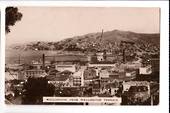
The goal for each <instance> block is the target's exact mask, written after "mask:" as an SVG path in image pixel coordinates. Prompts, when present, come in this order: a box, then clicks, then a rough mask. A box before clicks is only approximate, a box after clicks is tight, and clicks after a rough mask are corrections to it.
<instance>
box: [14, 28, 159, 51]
mask: <svg viewBox="0 0 170 113" xmlns="http://www.w3.org/2000/svg"><path fill="white" fill-rule="evenodd" d="M122 42H128V43H133V46H131V47H130V46H128V48H129V47H130V48H131V49H133V50H138V51H143V52H152V53H153V52H159V44H160V34H142V33H134V32H130V31H120V30H113V31H106V32H104V33H103V35H102V33H101V32H98V33H89V34H86V35H82V36H75V37H72V38H67V39H65V40H62V41H58V42H32V43H29V44H24V45H17V46H16V45H15V46H12V49H19V50H64V51H83V52H84V51H87V52H96V51H108V52H112V51H115V50H120V49H121V48H122V44H121V43H122Z"/></svg>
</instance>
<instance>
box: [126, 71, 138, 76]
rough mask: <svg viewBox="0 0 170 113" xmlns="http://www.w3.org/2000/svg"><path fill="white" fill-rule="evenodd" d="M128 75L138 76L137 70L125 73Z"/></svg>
mask: <svg viewBox="0 0 170 113" xmlns="http://www.w3.org/2000/svg"><path fill="white" fill-rule="evenodd" d="M125 76H126V77H135V76H136V71H129V72H126V73H125Z"/></svg>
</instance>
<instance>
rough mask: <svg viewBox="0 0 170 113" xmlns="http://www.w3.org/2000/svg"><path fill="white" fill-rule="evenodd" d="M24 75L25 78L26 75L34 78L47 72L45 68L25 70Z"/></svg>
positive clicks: (43, 75)
mask: <svg viewBox="0 0 170 113" xmlns="http://www.w3.org/2000/svg"><path fill="white" fill-rule="evenodd" d="M24 75H25V78H26V79H27V78H28V77H34V78H38V77H45V76H46V75H47V73H46V72H45V70H41V69H33V70H26V71H25V73H24Z"/></svg>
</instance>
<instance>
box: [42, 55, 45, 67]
mask: <svg viewBox="0 0 170 113" xmlns="http://www.w3.org/2000/svg"><path fill="white" fill-rule="evenodd" d="M42 69H45V55H44V54H43V55H42Z"/></svg>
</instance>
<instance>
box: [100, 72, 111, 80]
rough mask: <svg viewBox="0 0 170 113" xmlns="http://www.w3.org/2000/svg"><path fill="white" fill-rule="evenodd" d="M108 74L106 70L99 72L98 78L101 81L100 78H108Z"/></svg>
mask: <svg viewBox="0 0 170 113" xmlns="http://www.w3.org/2000/svg"><path fill="white" fill-rule="evenodd" d="M109 75H110V74H109V72H108V71H107V70H100V71H99V76H100V78H101V79H102V78H109Z"/></svg>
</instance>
